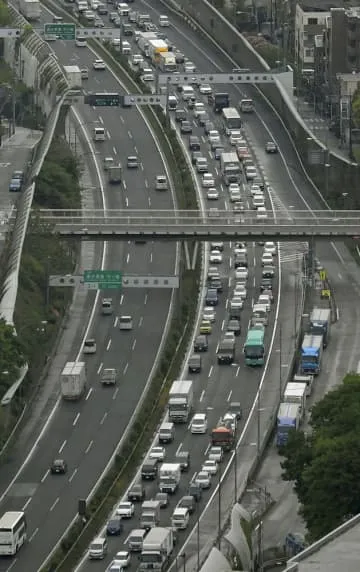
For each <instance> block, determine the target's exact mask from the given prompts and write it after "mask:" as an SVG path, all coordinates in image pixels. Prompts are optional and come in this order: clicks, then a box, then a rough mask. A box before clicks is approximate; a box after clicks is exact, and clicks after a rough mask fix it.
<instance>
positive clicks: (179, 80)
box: [159, 73, 279, 85]
mask: <svg viewBox="0 0 360 572" xmlns="http://www.w3.org/2000/svg"><path fill="white" fill-rule="evenodd" d="M278 75H279V74H272V73H230V74H229V73H213V74H200V73H186V74H178V75H176V74H175V75H167V74H162V73H161V74H159V85H166V84H171V85H174V84H180V85H182V84H185V85H191V84H193V83H197V84H199V85H200V84H202V83H224V84H225V83H226V84H227V83H234V84H236V83H274V82H275V78H276V77H277V76H278Z"/></svg>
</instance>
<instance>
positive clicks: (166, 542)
mask: <svg viewBox="0 0 360 572" xmlns="http://www.w3.org/2000/svg"><path fill="white" fill-rule="evenodd" d="M173 549H174V533H173V531H172V529H171V528H162V527H155V528H152V529H151V530H150V532H149V534H148V535H147V536H146V538H144V542H143V549H142V552H141V556H140V565H139V568H138V570H139V572H145V571H147V570H151V571H154V570H156V572H163V571H164V570H166V568H167V565H168V563H169V560H170V556H171V553H172V551H173Z"/></svg>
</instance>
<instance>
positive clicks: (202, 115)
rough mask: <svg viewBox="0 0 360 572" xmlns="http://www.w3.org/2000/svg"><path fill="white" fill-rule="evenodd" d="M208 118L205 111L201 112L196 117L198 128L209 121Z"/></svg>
mask: <svg viewBox="0 0 360 572" xmlns="http://www.w3.org/2000/svg"><path fill="white" fill-rule="evenodd" d="M209 119H210V116H209V114H208V113H207V112H206V111H201V112H200V113H199V115H198V122H199V125H200V127H204V125H205V123H206V122H207V121H209Z"/></svg>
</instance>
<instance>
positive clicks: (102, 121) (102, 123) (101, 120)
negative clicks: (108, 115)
mask: <svg viewBox="0 0 360 572" xmlns="http://www.w3.org/2000/svg"><path fill="white" fill-rule="evenodd" d="M99 121H100V123H101V125H104V120H103V118H102V117H101V115H99Z"/></svg>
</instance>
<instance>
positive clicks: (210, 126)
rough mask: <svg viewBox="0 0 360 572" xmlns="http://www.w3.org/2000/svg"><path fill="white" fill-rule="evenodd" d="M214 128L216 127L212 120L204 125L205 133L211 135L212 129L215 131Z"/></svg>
mask: <svg viewBox="0 0 360 572" xmlns="http://www.w3.org/2000/svg"><path fill="white" fill-rule="evenodd" d="M214 129H215V125H214V123H213V122H212V121H206V123H205V125H204V131H205V135H209V133H210V131H213V130H214Z"/></svg>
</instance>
